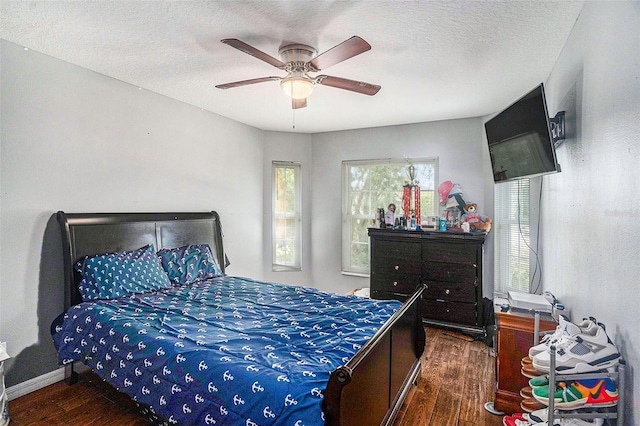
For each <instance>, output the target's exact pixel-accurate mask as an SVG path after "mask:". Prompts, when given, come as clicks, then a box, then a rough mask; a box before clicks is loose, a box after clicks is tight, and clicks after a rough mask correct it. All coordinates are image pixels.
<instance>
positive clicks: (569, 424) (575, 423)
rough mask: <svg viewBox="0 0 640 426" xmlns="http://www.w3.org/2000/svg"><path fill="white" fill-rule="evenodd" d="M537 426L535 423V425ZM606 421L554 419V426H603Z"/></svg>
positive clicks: (543, 425) (544, 424)
mask: <svg viewBox="0 0 640 426" xmlns="http://www.w3.org/2000/svg"><path fill="white" fill-rule="evenodd" d="M534 424H535V423H534ZM548 424H549V423H547V422H542V423H537V426H548ZM603 424H604V419H593V421H588V420H582V419H553V426H602V425H603Z"/></svg>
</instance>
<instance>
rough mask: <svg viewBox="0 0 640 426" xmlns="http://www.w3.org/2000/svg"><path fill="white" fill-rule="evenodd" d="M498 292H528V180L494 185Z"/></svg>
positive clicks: (494, 230) (495, 266) (496, 284)
mask: <svg viewBox="0 0 640 426" xmlns="http://www.w3.org/2000/svg"><path fill="white" fill-rule="evenodd" d="M494 195H495V206H494V207H495V210H494V215H495V220H494V221H493V224H494V227H493V232H494V248H495V263H494V276H495V291H496V292H502V293H506V292H507V291H508V290H519V291H524V292H529V290H530V284H529V283H530V279H529V253H530V240H529V179H521V180H516V181H511V182H505V183H500V184H496V186H495V194H494Z"/></svg>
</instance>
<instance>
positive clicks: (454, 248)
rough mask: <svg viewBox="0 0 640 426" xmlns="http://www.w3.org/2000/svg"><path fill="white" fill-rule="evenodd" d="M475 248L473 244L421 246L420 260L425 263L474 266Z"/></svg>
mask: <svg viewBox="0 0 640 426" xmlns="http://www.w3.org/2000/svg"><path fill="white" fill-rule="evenodd" d="M476 251H477V250H476V246H475V245H473V244H457V243H437V244H433V243H432V244H429V243H424V244H423V245H422V258H423V259H424V260H426V261H427V262H447V263H460V264H466V265H476V266H477V262H478V260H477V258H476V256H477V255H476Z"/></svg>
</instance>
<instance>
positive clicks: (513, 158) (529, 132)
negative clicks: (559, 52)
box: [484, 84, 559, 183]
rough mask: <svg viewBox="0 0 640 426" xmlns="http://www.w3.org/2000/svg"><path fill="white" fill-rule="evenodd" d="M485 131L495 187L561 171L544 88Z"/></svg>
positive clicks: (504, 112) (497, 116)
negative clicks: (497, 184)
mask: <svg viewBox="0 0 640 426" xmlns="http://www.w3.org/2000/svg"><path fill="white" fill-rule="evenodd" d="M484 128H485V131H486V133H487V142H488V144H489V155H490V156H491V168H492V170H493V180H494V181H495V182H496V183H498V182H506V181H509V180H514V179H522V178H528V177H533V176H539V175H543V174H547V173H555V172H557V171H559V168H558V163H557V160H556V152H555V148H554V141H553V136H552V134H551V123H550V120H549V113H548V112H547V103H546V100H545V97H544V86H543V85H542V84H540V85H539V86H538V87H536V88H535V89H533V90H532V91H531V92H529V93H527V94H526V95H524V96H523V97H522V98H520V99H518V100H517V101H516V102H514V103H513V104H512V105H511V106H509V107H508V108H507V109H505V110H504V111H502V112H501V113H499V114H498V115H496V116H495V117H493V118H492V119H491V120H489V121H487V122H486V123H485V125H484Z"/></svg>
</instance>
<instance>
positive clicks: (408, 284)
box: [371, 274, 420, 294]
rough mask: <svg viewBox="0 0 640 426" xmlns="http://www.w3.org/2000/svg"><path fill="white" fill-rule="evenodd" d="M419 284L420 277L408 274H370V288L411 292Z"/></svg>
mask: <svg viewBox="0 0 640 426" xmlns="http://www.w3.org/2000/svg"><path fill="white" fill-rule="evenodd" d="M419 284H420V277H418V276H417V275H409V274H391V275H387V274H376V275H375V276H374V275H372V276H371V290H372V291H373V290H378V291H388V292H392V293H402V294H411V293H413V292H414V291H416V288H417V287H418V285H419Z"/></svg>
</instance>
